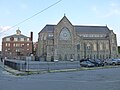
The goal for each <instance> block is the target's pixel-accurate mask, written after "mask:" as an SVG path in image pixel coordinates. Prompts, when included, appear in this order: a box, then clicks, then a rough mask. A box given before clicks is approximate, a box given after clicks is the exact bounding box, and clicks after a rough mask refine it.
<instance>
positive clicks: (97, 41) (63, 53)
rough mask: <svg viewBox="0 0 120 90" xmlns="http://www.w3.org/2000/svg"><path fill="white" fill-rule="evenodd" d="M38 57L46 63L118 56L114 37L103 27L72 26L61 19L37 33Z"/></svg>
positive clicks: (67, 21) (110, 31)
mask: <svg viewBox="0 0 120 90" xmlns="http://www.w3.org/2000/svg"><path fill="white" fill-rule="evenodd" d="M38 35H39V36H38V53H37V55H38V57H40V58H41V59H44V60H48V61H50V60H51V59H53V58H54V59H57V60H70V59H74V60H80V59H82V58H91V59H96V58H98V59H106V58H116V57H117V56H118V48H117V40H116V34H115V33H114V32H113V30H110V29H109V28H108V27H107V26H81V25H73V24H72V23H71V22H70V21H69V20H68V19H67V17H66V16H64V17H63V18H62V19H61V20H60V21H59V22H58V24H56V25H46V26H45V27H44V28H43V29H42V30H41V31H40V32H39V33H38Z"/></svg>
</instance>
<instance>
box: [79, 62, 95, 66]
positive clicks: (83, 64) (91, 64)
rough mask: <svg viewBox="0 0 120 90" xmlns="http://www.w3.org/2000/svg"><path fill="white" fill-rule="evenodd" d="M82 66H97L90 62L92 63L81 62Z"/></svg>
mask: <svg viewBox="0 0 120 90" xmlns="http://www.w3.org/2000/svg"><path fill="white" fill-rule="evenodd" d="M80 65H81V66H82V67H94V66H95V64H93V63H92V62H90V61H87V60H86V61H85V60H84V61H81V62H80Z"/></svg>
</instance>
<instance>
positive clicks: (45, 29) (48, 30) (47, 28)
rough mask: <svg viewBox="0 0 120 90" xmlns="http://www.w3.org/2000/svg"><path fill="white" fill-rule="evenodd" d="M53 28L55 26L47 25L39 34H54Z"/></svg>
mask: <svg viewBox="0 0 120 90" xmlns="http://www.w3.org/2000/svg"><path fill="white" fill-rule="evenodd" d="M55 26H56V25H48V24H47V25H46V26H45V27H44V28H43V29H42V30H41V31H40V32H54V29H55V28H54V27H55ZM40 32H39V33H40Z"/></svg>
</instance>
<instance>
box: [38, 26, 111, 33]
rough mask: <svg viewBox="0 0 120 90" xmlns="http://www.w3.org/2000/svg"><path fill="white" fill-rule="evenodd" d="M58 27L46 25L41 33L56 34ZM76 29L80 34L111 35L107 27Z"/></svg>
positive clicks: (77, 27)
mask: <svg viewBox="0 0 120 90" xmlns="http://www.w3.org/2000/svg"><path fill="white" fill-rule="evenodd" d="M55 26H56V25H46V26H45V27H44V28H43V29H42V30H41V31H40V32H54V30H55V28H54V27H55ZM74 29H75V31H76V32H78V33H109V32H110V30H109V29H108V27H107V26H80V25H77V26H76V25H75V26H74Z"/></svg>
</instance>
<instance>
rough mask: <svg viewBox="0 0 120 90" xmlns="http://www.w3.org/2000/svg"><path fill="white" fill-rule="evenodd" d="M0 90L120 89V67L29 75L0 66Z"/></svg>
mask: <svg viewBox="0 0 120 90" xmlns="http://www.w3.org/2000/svg"><path fill="white" fill-rule="evenodd" d="M0 90H120V68H109V69H99V70H86V71H76V72H59V73H46V74H40V75H39V74H37V75H28V76H14V75H11V74H9V73H7V72H6V71H4V70H3V69H1V68H0Z"/></svg>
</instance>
